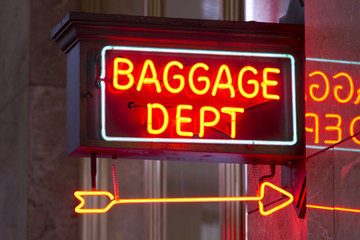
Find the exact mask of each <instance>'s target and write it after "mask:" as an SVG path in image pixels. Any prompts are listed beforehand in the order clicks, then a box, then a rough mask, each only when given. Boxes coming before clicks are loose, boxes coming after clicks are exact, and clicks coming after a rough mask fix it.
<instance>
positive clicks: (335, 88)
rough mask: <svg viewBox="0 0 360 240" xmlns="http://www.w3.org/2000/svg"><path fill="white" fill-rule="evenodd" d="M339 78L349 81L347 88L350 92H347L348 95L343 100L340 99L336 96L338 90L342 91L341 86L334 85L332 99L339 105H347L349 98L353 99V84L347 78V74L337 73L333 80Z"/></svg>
mask: <svg viewBox="0 0 360 240" xmlns="http://www.w3.org/2000/svg"><path fill="white" fill-rule="evenodd" d="M340 76H344V77H346V78H347V80H348V81H349V86H350V91H349V95H348V97H347V98H345V99H341V98H340V97H339V95H338V90H342V89H343V86H341V85H336V86H335V87H334V97H335V99H336V100H337V101H338V102H339V103H347V102H349V101H350V100H351V98H352V97H353V95H354V83H353V80H352V79H351V77H350V76H349V74H347V73H344V72H341V73H338V74H336V75H335V76H334V78H335V79H336V78H338V77H340Z"/></svg>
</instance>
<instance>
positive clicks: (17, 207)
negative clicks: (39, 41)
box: [0, 0, 30, 239]
mask: <svg viewBox="0 0 360 240" xmlns="http://www.w3.org/2000/svg"><path fill="white" fill-rule="evenodd" d="M29 16H30V11H29V4H28V3H27V1H25V0H16V1H5V2H4V3H2V7H1V10H0V20H1V21H0V52H1V54H0V72H1V80H0V81H1V88H0V133H1V138H0V162H1V164H0V193H1V194H0V216H1V217H0V236H1V238H2V239H24V238H25V236H26V204H27V199H26V196H27V165H28V164H27V157H28V151H29V150H28V123H29V120H28V111H29V110H28V99H29V87H28V83H29V71H30V67H29V47H30V46H29V38H30V36H29V24H28V22H29ZM14 53H16V54H14Z"/></svg>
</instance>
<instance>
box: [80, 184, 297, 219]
mask: <svg viewBox="0 0 360 240" xmlns="http://www.w3.org/2000/svg"><path fill="white" fill-rule="evenodd" d="M266 186H268V187H271V188H273V189H274V190H276V191H279V192H280V193H282V194H284V195H285V196H287V197H288V198H289V199H288V200H287V201H285V202H283V203H282V204H280V205H278V206H276V207H274V208H272V209H270V210H267V211H265V210H264V205H263V203H262V199H263V198H264V193H265V187H266ZM74 196H75V197H76V198H77V199H79V200H80V204H79V205H78V206H76V207H75V212H77V213H104V212H107V211H109V210H110V208H112V206H114V205H115V204H125V203H186V202H236V201H238V202H240V201H258V202H259V211H260V214H262V215H264V216H267V215H270V214H272V213H273V212H275V211H278V210H280V209H282V208H284V207H286V206H287V205H289V204H291V203H292V202H293V200H294V197H293V195H292V194H291V193H289V192H287V191H285V190H284V189H281V188H279V187H277V186H275V185H274V184H271V183H269V182H264V183H263V184H262V185H261V186H260V196H256V197H194V198H137V199H115V197H114V195H112V194H111V193H110V192H107V191H76V192H75V193H74ZM83 196H106V197H108V198H109V199H110V200H112V201H111V202H110V203H109V204H108V205H107V206H106V207H104V208H96V209H83V208H82V207H83V206H84V205H85V199H84V198H83Z"/></svg>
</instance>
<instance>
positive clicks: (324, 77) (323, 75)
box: [309, 71, 330, 102]
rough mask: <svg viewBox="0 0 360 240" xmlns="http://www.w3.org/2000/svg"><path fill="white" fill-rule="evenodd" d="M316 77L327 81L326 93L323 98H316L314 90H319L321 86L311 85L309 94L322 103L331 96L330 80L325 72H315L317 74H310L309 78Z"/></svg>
mask: <svg viewBox="0 0 360 240" xmlns="http://www.w3.org/2000/svg"><path fill="white" fill-rule="evenodd" d="M314 75H320V76H322V77H323V79H324V81H325V92H324V95H323V96H322V97H315V95H314V92H313V91H314V90H313V89H314V88H316V89H319V88H320V86H319V84H311V85H310V88H309V94H310V96H311V98H312V99H313V100H314V101H316V102H321V101H324V100H325V98H327V97H328V96H329V91H330V86H329V79H328V78H327V77H326V75H325V74H324V73H323V72H320V71H315V72H312V73H310V74H309V77H312V76H314Z"/></svg>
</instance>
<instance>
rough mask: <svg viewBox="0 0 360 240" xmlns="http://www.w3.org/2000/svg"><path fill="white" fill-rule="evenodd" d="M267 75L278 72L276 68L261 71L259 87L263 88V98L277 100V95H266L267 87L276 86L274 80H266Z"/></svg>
mask: <svg viewBox="0 0 360 240" xmlns="http://www.w3.org/2000/svg"><path fill="white" fill-rule="evenodd" d="M268 73H276V74H279V73H280V70H279V69H278V68H264V71H263V82H262V83H261V86H262V87H263V96H264V98H267V99H276V100H279V99H280V97H279V95H274V94H268V93H267V87H268V86H276V85H278V82H277V81H276V80H269V79H268Z"/></svg>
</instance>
